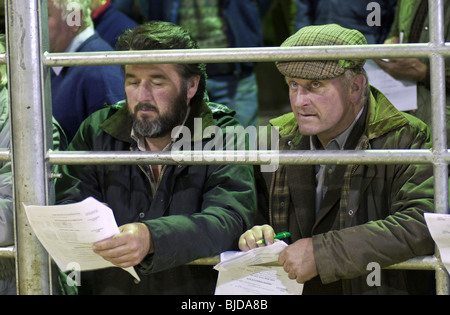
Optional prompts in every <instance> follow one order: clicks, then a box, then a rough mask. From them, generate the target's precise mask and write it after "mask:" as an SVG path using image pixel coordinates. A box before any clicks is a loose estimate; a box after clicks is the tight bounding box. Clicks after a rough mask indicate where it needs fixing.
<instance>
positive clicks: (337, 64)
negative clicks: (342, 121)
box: [276, 24, 367, 80]
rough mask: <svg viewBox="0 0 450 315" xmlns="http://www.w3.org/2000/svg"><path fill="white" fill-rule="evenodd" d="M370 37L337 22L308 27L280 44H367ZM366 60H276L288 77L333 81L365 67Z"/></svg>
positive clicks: (284, 45) (285, 45) (283, 45)
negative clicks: (352, 70)
mask: <svg viewBox="0 0 450 315" xmlns="http://www.w3.org/2000/svg"><path fill="white" fill-rule="evenodd" d="M365 44H367V40H366V38H365V37H364V35H363V34H361V33H360V32H359V31H357V30H351V29H347V28H344V27H341V26H339V25H337V24H327V25H313V26H306V27H303V28H301V29H300V30H298V31H297V32H296V33H295V34H293V35H292V36H290V37H289V38H288V39H286V40H285V41H284V42H283V43H282V44H281V47H292V46H331V45H365ZM365 62H366V60H365V59H355V60H305V61H286V62H285V61H283V62H277V63H276V65H277V68H278V70H279V71H280V72H281V73H282V74H283V75H284V76H287V77H291V78H301V79H305V80H330V79H334V78H336V77H338V76H340V75H342V74H344V72H345V70H347V69H358V68H362V67H363V66H364V63H365Z"/></svg>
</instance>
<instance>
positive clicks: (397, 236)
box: [313, 127, 434, 283]
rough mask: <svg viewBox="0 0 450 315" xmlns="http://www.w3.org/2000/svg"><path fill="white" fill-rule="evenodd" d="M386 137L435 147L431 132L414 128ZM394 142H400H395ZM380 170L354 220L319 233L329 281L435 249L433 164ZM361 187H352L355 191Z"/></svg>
mask: <svg viewBox="0 0 450 315" xmlns="http://www.w3.org/2000/svg"><path fill="white" fill-rule="evenodd" d="M411 134H412V135H414V134H415V135H416V136H415V138H414V136H411ZM405 139H409V140H405ZM380 141H381V140H380ZM383 141H386V142H385V145H386V146H387V147H390V148H394V147H396V148H407V147H408V146H406V145H405V144H402V142H406V141H411V144H410V145H409V148H411V149H420V148H430V138H429V134H428V135H425V132H421V131H419V132H417V130H412V131H411V130H410V129H409V127H404V128H401V129H400V131H398V132H397V134H396V135H395V136H393V137H391V138H390V139H389V140H383ZM392 141H393V142H396V141H398V142H399V143H395V145H394V144H393V142H392ZM387 147H386V148H387ZM359 167H362V166H359ZM375 170H376V171H375V172H374V174H376V175H374V178H372V180H371V183H370V185H371V186H369V187H370V189H368V190H366V192H367V193H366V194H364V196H359V200H360V202H359V208H357V209H355V210H354V211H353V212H354V213H353V216H354V217H353V219H352V223H351V224H350V225H348V226H347V227H344V228H343V229H341V230H335V231H330V232H327V233H324V234H319V235H315V236H313V246H314V253H315V258H316V263H317V268H318V271H319V275H320V278H321V280H322V282H323V283H331V282H334V281H336V280H339V279H351V278H355V277H357V276H362V275H364V274H367V273H368V271H367V267H368V264H369V263H371V262H375V263H378V264H379V265H380V267H381V268H385V267H387V266H389V265H392V264H396V263H400V262H402V261H405V260H407V259H410V258H413V257H415V256H420V255H429V254H432V253H433V251H434V243H433V240H432V238H431V235H430V233H429V231H428V228H427V225H426V222H425V219H424V216H423V215H424V213H425V212H433V211H434V193H433V169H432V166H431V165H427V164H421V165H409V164H405V165H386V166H382V165H377V166H375ZM376 182H377V183H378V184H376ZM358 189H360V188H359V187H351V188H350V191H352V190H353V191H357V190H358ZM361 200H364V202H361ZM342 215H346V214H342V213H341V216H342ZM358 221H360V222H358Z"/></svg>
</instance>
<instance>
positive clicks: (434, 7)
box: [428, 0, 450, 295]
mask: <svg viewBox="0 0 450 315" xmlns="http://www.w3.org/2000/svg"><path fill="white" fill-rule="evenodd" d="M428 11H429V19H430V21H433V23H430V47H431V48H432V49H434V48H440V47H444V45H445V42H444V32H445V30H444V3H443V0H434V1H429V2H428ZM430 80H431V81H430V85H431V87H432V89H431V112H432V117H431V118H432V126H431V127H432V134H433V152H434V153H436V155H437V156H443V154H444V152H447V133H446V130H447V128H448V126H447V123H446V118H447V115H446V112H447V109H446V98H445V90H446V88H445V59H444V55H442V54H438V53H436V52H433V53H431V55H430ZM448 180H449V178H448V165H447V163H446V161H444V159H443V158H442V160H441V161H440V162H439V161H437V162H436V163H434V204H435V212H436V213H444V214H445V213H448V211H449V210H448V207H449V193H448ZM435 252H436V256H437V257H438V258H439V259H440V253H439V249H438V248H437V246H436V249H435ZM436 291H437V293H438V294H447V295H448V294H449V292H450V281H449V274H448V272H447V271H446V269H445V268H444V267H440V268H439V269H436Z"/></svg>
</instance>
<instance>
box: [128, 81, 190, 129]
mask: <svg viewBox="0 0 450 315" xmlns="http://www.w3.org/2000/svg"><path fill="white" fill-rule="evenodd" d="M183 90H184V89H183ZM140 109H147V110H153V111H154V112H156V113H157V114H159V110H158V109H157V108H156V107H155V106H154V105H152V104H149V103H139V104H137V105H136V107H135V108H134V112H133V113H130V114H131V118H132V120H133V130H134V132H135V134H136V135H137V136H141V137H147V138H159V137H162V136H166V135H168V134H170V133H171V132H172V130H173V128H175V127H176V126H179V125H181V124H182V123H183V121H184V118H185V117H186V113H187V99H186V93H185V92H184V91H181V93H180V94H179V95H178V97H177V98H176V99H175V101H174V102H173V103H172V105H171V107H170V110H169V111H168V112H167V114H165V115H160V116H158V117H157V118H155V119H154V120H149V119H147V117H145V116H144V117H142V118H141V119H138V118H137V114H136V113H137V111H138V110H140Z"/></svg>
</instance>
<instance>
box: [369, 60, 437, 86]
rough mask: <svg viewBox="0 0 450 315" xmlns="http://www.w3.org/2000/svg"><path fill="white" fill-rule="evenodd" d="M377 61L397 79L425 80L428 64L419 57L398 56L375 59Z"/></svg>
mask: <svg viewBox="0 0 450 315" xmlns="http://www.w3.org/2000/svg"><path fill="white" fill-rule="evenodd" d="M374 61H375V63H376V64H377V65H378V66H379V67H380V68H381V69H383V70H384V71H385V72H386V73H388V74H390V75H391V76H392V77H393V78H395V79H397V80H409V81H415V82H424V81H425V79H426V77H427V70H428V66H427V65H426V64H424V63H423V62H421V61H420V60H419V59H417V58H398V59H389V61H383V60H377V59H375V60H374Z"/></svg>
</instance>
